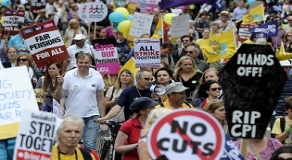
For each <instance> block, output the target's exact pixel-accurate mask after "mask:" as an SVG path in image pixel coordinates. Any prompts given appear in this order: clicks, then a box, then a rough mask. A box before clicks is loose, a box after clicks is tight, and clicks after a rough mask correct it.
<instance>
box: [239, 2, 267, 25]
mask: <svg viewBox="0 0 292 160" xmlns="http://www.w3.org/2000/svg"><path fill="white" fill-rule="evenodd" d="M264 15H265V13H264V6H263V5H262V4H259V5H258V6H256V7H254V8H253V9H251V10H250V11H249V12H248V13H247V14H245V15H243V17H242V19H243V21H242V24H252V23H253V22H261V21H264Z"/></svg>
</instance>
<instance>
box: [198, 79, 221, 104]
mask: <svg viewBox="0 0 292 160" xmlns="http://www.w3.org/2000/svg"><path fill="white" fill-rule="evenodd" d="M220 94H221V87H220V86H219V84H218V82H216V81H206V82H204V83H202V84H201V85H200V86H199V89H198V98H197V99H196V102H195V103H194V104H195V107H201V108H203V109H206V108H205V107H206V106H207V104H208V103H210V102H212V101H213V100H215V99H218V96H220Z"/></svg>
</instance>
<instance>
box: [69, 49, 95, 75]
mask: <svg viewBox="0 0 292 160" xmlns="http://www.w3.org/2000/svg"><path fill="white" fill-rule="evenodd" d="M67 51H68V53H69V56H70V63H69V64H68V66H67V69H66V70H70V69H71V68H73V67H74V66H75V65H76V57H75V54H76V53H77V52H80V51H82V52H84V53H90V54H93V47H92V46H91V45H89V44H84V46H83V47H82V48H80V47H78V46H77V45H72V46H70V47H68V48H67Z"/></svg>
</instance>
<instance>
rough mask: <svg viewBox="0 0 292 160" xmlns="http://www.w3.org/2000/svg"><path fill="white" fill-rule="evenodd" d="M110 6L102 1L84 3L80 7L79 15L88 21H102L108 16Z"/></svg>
mask: <svg viewBox="0 0 292 160" xmlns="http://www.w3.org/2000/svg"><path fill="white" fill-rule="evenodd" d="M107 14H108V8H107V6H106V5H105V4H104V3H103V2H102V1H97V2H90V3H88V2H87V3H83V4H81V5H80V7H78V15H79V17H80V18H81V19H82V20H84V21H87V22H100V21H102V20H104V19H105V18H106V16H107Z"/></svg>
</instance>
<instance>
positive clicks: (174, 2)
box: [160, 0, 214, 9]
mask: <svg viewBox="0 0 292 160" xmlns="http://www.w3.org/2000/svg"><path fill="white" fill-rule="evenodd" d="M213 2H214V0H161V3H160V9H169V8H174V7H178V6H184V5H190V4H203V3H208V4H213Z"/></svg>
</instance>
